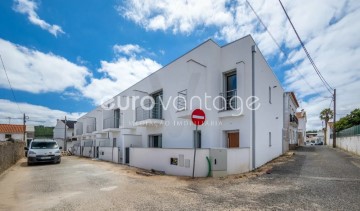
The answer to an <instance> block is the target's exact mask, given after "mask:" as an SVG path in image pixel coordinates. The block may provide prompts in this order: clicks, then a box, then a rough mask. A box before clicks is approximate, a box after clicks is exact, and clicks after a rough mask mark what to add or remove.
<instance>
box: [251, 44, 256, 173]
mask: <svg viewBox="0 0 360 211" xmlns="http://www.w3.org/2000/svg"><path fill="white" fill-rule="evenodd" d="M251 50H252V71H251V81H252V82H251V95H252V105H251V108H252V111H251V125H252V128H251V133H252V136H251V137H252V168H253V169H255V99H254V96H255V53H256V46H255V45H253V46H252V48H251Z"/></svg>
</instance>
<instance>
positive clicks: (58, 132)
mask: <svg viewBox="0 0 360 211" xmlns="http://www.w3.org/2000/svg"><path fill="white" fill-rule="evenodd" d="M53 131H54V136H53V138H54V139H64V136H65V122H64V120H59V119H58V120H57V122H56V126H55V128H54V130H53ZM72 136H74V128H70V127H69V126H66V138H71V137H72Z"/></svg>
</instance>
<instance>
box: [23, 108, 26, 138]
mask: <svg viewBox="0 0 360 211" xmlns="http://www.w3.org/2000/svg"><path fill="white" fill-rule="evenodd" d="M23 122H24V138H23V140H24V141H26V140H25V133H26V125H25V124H26V116H25V113H24V117H23Z"/></svg>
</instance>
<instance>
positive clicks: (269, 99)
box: [269, 86, 271, 104]
mask: <svg viewBox="0 0 360 211" xmlns="http://www.w3.org/2000/svg"><path fill="white" fill-rule="evenodd" d="M269 103H270V104H271V87H270V86H269Z"/></svg>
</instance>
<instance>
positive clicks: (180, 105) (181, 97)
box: [177, 89, 187, 111]
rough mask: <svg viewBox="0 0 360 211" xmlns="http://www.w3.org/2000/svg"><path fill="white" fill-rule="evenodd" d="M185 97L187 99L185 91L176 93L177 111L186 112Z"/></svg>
mask: <svg viewBox="0 0 360 211" xmlns="http://www.w3.org/2000/svg"><path fill="white" fill-rule="evenodd" d="M186 97H187V89H185V90H182V91H180V92H178V98H177V110H178V111H183V110H186V100H187V99H186Z"/></svg>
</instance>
